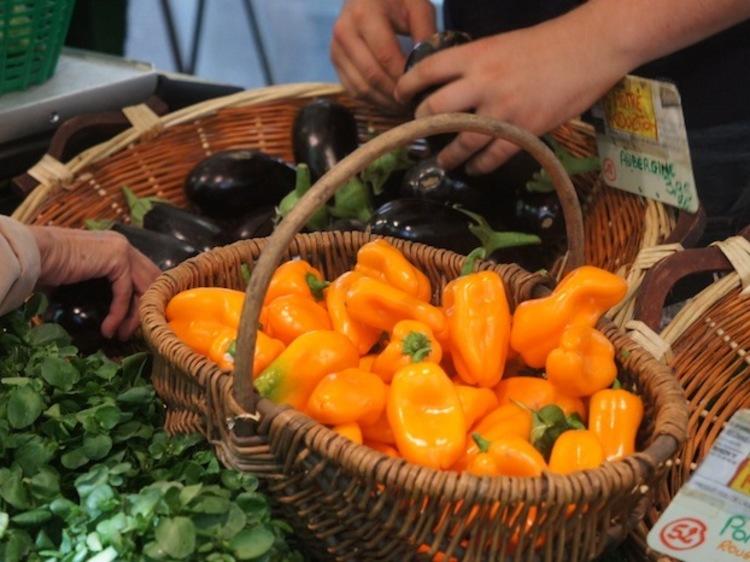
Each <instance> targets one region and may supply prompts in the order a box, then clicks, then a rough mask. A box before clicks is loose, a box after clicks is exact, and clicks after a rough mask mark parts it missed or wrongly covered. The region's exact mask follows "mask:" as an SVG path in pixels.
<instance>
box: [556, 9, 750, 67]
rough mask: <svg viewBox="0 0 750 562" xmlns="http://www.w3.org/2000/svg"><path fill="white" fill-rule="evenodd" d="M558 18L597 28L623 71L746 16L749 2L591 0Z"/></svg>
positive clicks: (720, 29) (666, 53)
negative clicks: (562, 17) (622, 66)
mask: <svg viewBox="0 0 750 562" xmlns="http://www.w3.org/2000/svg"><path fill="white" fill-rule="evenodd" d="M564 17H565V18H570V19H571V20H572V21H570V22H569V23H571V24H573V25H574V26H575V27H579V26H580V27H581V28H584V27H585V28H587V29H589V30H592V29H594V30H597V31H594V32H593V33H595V34H597V35H598V37H599V39H600V40H601V41H602V45H603V46H604V45H606V47H607V48H606V49H604V51H605V52H608V53H610V54H611V56H612V57H613V59H614V60H615V61H617V62H620V63H622V64H623V65H625V66H626V67H629V68H627V70H626V72H627V71H630V70H632V69H634V68H636V67H638V66H640V65H641V64H644V63H646V62H649V61H652V60H654V59H657V58H660V57H663V56H665V55H668V54H670V53H673V52H675V51H679V50H681V49H684V48H685V47H687V46H689V45H692V44H694V43H697V42H699V41H701V40H703V39H706V38H707V37H710V36H711V35H714V34H716V33H719V32H720V31H723V30H725V29H727V28H729V27H731V26H733V25H735V24H737V23H740V22H742V21H744V20H746V19H748V18H750V1H748V0H625V1H623V0H591V1H589V2H587V3H586V4H585V5H584V6H582V7H581V8H579V9H577V10H575V11H574V12H571V13H570V14H568V15H567V16H564ZM589 33H591V31H589Z"/></svg>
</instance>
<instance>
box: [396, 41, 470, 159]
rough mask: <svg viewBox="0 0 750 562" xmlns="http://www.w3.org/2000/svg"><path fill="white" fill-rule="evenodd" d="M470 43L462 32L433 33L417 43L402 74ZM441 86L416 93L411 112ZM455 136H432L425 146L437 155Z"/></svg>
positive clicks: (449, 134)
mask: <svg viewBox="0 0 750 562" xmlns="http://www.w3.org/2000/svg"><path fill="white" fill-rule="evenodd" d="M470 41H471V35H469V34H468V33H464V32H463V31H440V32H438V33H435V34H434V35H433V36H432V37H430V38H429V39H425V40H424V41H421V42H419V43H417V44H416V45H415V46H414V48H413V49H412V50H411V52H410V53H409V56H408V57H407V58H406V64H405V65H404V72H408V71H409V70H411V68H412V67H414V65H416V64H417V63H419V62H421V61H423V60H424V59H426V58H427V57H429V56H430V55H434V54H435V53H438V52H440V51H443V50H445V49H449V48H450V47H457V46H459V45H465V44H466V43H469V42H470ZM440 87H441V85H436V86H430V87H429V88H427V89H425V90H422V91H421V92H418V93H417V94H416V95H415V96H414V97H413V98H412V99H411V102H410V103H409V107H410V109H411V112H412V113H414V112H415V111H416V109H417V107H419V104H421V103H422V102H423V101H424V100H425V99H426V98H427V97H428V96H430V94H433V93H435V92H436V91H437V90H438V89H439V88H440ZM455 136H456V135H455V134H453V133H447V134H442V135H433V136H431V137H429V138H428V139H427V144H428V145H429V146H430V149H431V150H432V153H433V154H437V153H438V152H440V150H442V149H443V148H445V147H446V146H447V145H448V144H449V143H450V142H451V141H452V140H453V139H454V138H455Z"/></svg>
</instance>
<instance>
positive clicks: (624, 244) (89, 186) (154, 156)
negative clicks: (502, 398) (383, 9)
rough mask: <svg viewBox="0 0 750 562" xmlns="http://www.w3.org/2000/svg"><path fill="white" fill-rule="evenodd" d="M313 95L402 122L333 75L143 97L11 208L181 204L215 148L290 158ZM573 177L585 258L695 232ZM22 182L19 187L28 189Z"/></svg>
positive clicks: (51, 211)
mask: <svg viewBox="0 0 750 562" xmlns="http://www.w3.org/2000/svg"><path fill="white" fill-rule="evenodd" d="M314 97H332V98H335V99H337V100H339V101H341V102H342V103H344V104H346V105H347V106H349V107H350V108H352V109H353V110H354V113H355V116H356V118H357V121H358V124H359V128H360V136H361V140H362V141H363V142H364V141H366V140H368V139H370V138H372V137H373V136H374V135H376V134H378V133H380V132H382V131H384V130H387V129H389V128H391V127H393V126H394V125H396V124H398V123H399V122H400V121H399V120H398V119H396V118H393V117H386V116H383V115H380V114H379V113H377V112H376V111H375V110H374V109H373V108H372V107H369V106H365V105H362V104H359V103H356V102H353V101H352V100H350V99H349V98H347V97H346V96H344V95H343V93H342V90H341V88H340V87H339V86H336V85H330V84H295V85H285V86H273V87H270V88H264V89H259V90H252V91H247V92H241V93H238V94H233V95H230V96H226V97H223V98H218V99H215V100H210V101H207V102H203V103H200V104H197V105H194V106H191V107H188V108H185V109H182V110H180V111H177V112H174V113H171V114H169V115H166V116H164V117H161V118H159V117H157V116H156V115H155V114H154V112H153V111H151V110H150V109H149V108H148V107H147V106H145V105H140V106H135V107H130V108H126V109H125V110H124V113H125V116H126V117H127V118H128V119H129V120H130V122H131V123H132V124H133V126H132V128H130V129H128V130H126V131H125V132H123V133H121V134H118V135H117V136H115V137H113V138H112V139H111V140H109V141H107V142H104V143H102V144H99V145H97V146H95V147H93V148H91V149H88V150H86V151H84V152H83V153H81V154H79V155H78V156H76V157H74V158H73V159H71V160H70V161H68V162H67V163H62V162H60V161H59V160H58V159H57V158H55V157H53V156H50V155H47V156H45V157H44V158H43V159H42V160H41V161H40V162H39V163H38V164H37V165H35V166H34V167H33V168H32V169H31V170H29V172H28V174H29V176H30V178H27V180H30V179H31V178H34V179H33V180H31V181H37V182H39V185H38V187H36V189H34V191H33V192H32V193H31V194H30V195H29V197H27V199H26V201H25V202H24V203H23V204H22V205H21V207H19V208H18V209H17V211H16V213H15V214H14V217H15V218H17V219H19V220H21V221H23V222H33V223H35V224H55V225H58V226H69V227H81V226H83V222H84V220H85V219H87V218H102V219H105V218H107V219H120V220H127V215H128V212H127V205H126V204H125V201H124V199H123V195H122V191H121V187H122V186H123V185H127V186H128V187H130V188H131V189H133V190H134V191H135V192H136V194H138V195H139V196H148V195H158V196H159V197H162V198H164V199H166V200H169V201H171V202H173V203H175V204H177V205H181V206H183V205H185V203H186V201H185V199H184V194H183V190H182V185H183V181H184V178H185V176H186V175H187V173H188V171H189V170H190V169H191V167H192V166H193V165H194V164H195V162H197V161H198V160H200V159H202V158H204V157H206V156H207V155H209V154H212V153H214V152H216V151H218V150H224V149H227V148H238V147H247V148H259V149H262V150H264V151H266V152H268V153H270V154H273V155H276V156H279V157H282V158H285V159H287V160H291V158H292V148H291V138H290V137H291V134H290V133H291V124H292V120H293V119H294V116H295V113H296V111H297V110H298V108H299V107H300V106H302V105H303V104H304V103H306V102H308V101H309V100H310V99H311V98H314ZM553 135H554V136H555V138H556V139H557V140H558V141H559V142H560V143H561V144H563V145H564V146H565V147H566V148H567V149H568V150H569V151H571V152H572V153H574V154H576V155H579V156H589V155H592V154H595V153H596V143H595V138H594V133H593V130H592V129H591V128H590V127H589V126H588V125H585V124H583V123H581V122H571V123H569V124H568V125H565V126H563V127H560V128H559V129H558V130H556V131H555V132H554V133H553ZM55 156H59V152H57V153H55ZM574 183H575V186H576V189H577V191H578V193H579V196H580V197H581V199H582V201H583V208H584V230H585V237H586V244H585V251H586V260H587V262H588V263H591V264H594V265H598V266H600V267H603V268H605V269H608V270H610V271H620V272H623V273H624V272H626V271H629V270H630V266H631V264H632V263H633V262H634V261H636V260H637V259H638V261H639V263H643V259H642V258H639V253H641V252H649V251H650V249H651V248H652V247H654V246H657V245H660V244H668V246H667V247H669V248H670V250H669V251H670V252H671V251H673V250H672V248H674V247H680V248H681V247H682V246H685V245H688V244H689V243H691V242H692V241H693V239H692V237H691V236H692V235H691V233H692V232H694V231H695V230H696V229H695V225H694V223H695V220H694V218H693V217H692V216H691V215H685V214H684V213H683V214H680V216H679V219H678V218H677V214H676V213H675V212H674V210H672V209H670V208H668V207H665V206H663V205H662V204H660V203H656V202H654V201H649V200H646V199H643V198H641V197H637V196H635V195H631V194H629V193H625V192H623V191H619V190H615V189H610V188H608V187H607V186H605V185H604V184H603V182H602V181H601V178H600V176H599V175H597V174H595V173H591V174H587V175H584V176H578V177H576V178H575V180H574ZM27 184H28V182H26V184H25V185H24V186H23V187H24V188H27V189H28V185H27ZM683 223H684V224H683ZM699 226H700V225H699ZM672 243H681V244H682V246H672V245H671V244H672ZM657 251H658V249H657ZM653 255H654V254H653V253H652V254H650V256H653ZM651 261H653V260H651ZM558 265H562V261H559V262H558ZM635 281H638V278H637V277H636V278H635ZM634 287H635V285H634ZM633 294H635V291H633Z"/></svg>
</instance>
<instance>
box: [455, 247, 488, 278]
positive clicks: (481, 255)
mask: <svg viewBox="0 0 750 562" xmlns="http://www.w3.org/2000/svg"><path fill="white" fill-rule="evenodd" d="M486 257H487V252H485V251H484V248H482V247H479V248H474V249H473V250H472V251H471V252H469V253H468V255H467V256H466V259H465V260H464V265H463V267H462V268H461V276H462V277H463V276H464V275H469V274H471V273H474V269H475V268H476V264H477V260H483V259H485V258H486Z"/></svg>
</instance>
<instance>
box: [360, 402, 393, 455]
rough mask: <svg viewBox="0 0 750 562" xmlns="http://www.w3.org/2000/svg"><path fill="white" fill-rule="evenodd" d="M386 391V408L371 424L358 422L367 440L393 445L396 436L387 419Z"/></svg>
mask: <svg viewBox="0 0 750 562" xmlns="http://www.w3.org/2000/svg"><path fill="white" fill-rule="evenodd" d="M387 396H388V393H386V410H383V413H382V414H381V415H380V417H379V418H378V419H377V421H375V423H373V424H364V423H362V424H360V427H361V428H362V436H363V437H364V438H365V439H367V440H368V441H371V442H375V443H382V444H384V445H395V444H396V437H395V436H394V435H393V429H391V424H390V422H389V421H388V413H387V408H388V398H387Z"/></svg>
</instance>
